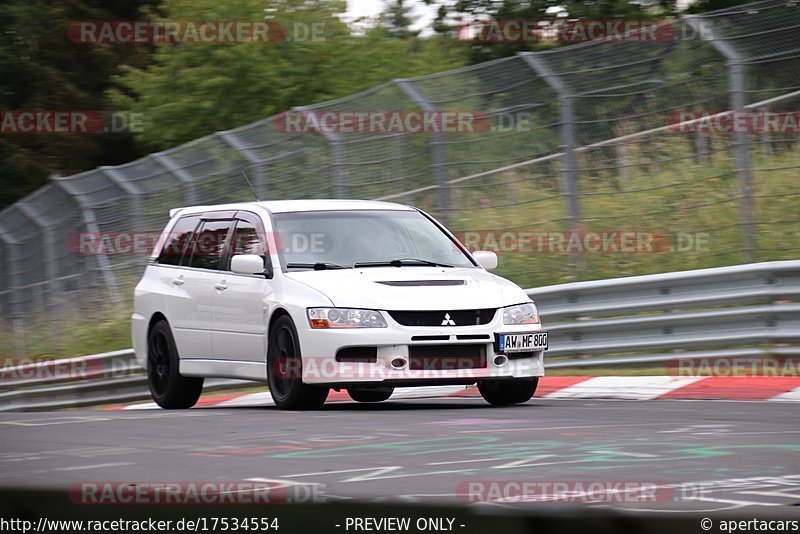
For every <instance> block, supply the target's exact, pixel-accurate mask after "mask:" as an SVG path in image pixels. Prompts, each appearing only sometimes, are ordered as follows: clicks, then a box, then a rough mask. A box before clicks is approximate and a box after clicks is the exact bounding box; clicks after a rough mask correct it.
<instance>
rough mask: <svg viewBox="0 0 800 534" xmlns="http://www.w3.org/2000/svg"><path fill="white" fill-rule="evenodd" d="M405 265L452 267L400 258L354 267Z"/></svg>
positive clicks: (362, 263) (360, 264) (363, 263)
mask: <svg viewBox="0 0 800 534" xmlns="http://www.w3.org/2000/svg"><path fill="white" fill-rule="evenodd" d="M403 265H430V266H431V267H452V265H448V264H447V263H439V262H436V261H430V260H423V259H420V258H398V259H394V260H386V261H362V262H358V263H356V264H355V265H353V267H402V266H403Z"/></svg>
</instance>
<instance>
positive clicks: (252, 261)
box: [231, 254, 264, 274]
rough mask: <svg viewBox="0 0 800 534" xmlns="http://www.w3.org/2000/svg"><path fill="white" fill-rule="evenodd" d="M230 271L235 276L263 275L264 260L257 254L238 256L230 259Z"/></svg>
mask: <svg viewBox="0 0 800 534" xmlns="http://www.w3.org/2000/svg"><path fill="white" fill-rule="evenodd" d="M231 271H233V272H235V273H237V274H264V258H262V257H261V256H259V255H257V254H238V255H236V256H234V257H233V258H231Z"/></svg>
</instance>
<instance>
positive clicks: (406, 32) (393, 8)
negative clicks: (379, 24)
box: [381, 0, 419, 39]
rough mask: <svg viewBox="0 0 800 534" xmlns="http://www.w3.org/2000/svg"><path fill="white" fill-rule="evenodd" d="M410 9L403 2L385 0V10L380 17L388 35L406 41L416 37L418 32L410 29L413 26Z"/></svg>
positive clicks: (401, 0) (403, 0)
mask: <svg viewBox="0 0 800 534" xmlns="http://www.w3.org/2000/svg"><path fill="white" fill-rule="evenodd" d="M411 12H412V9H411V7H409V5H408V4H407V3H406V2H405V0H387V3H386V10H385V11H384V13H383V15H382V17H381V18H382V19H383V25H384V26H385V27H386V28H387V29H388V30H389V35H391V36H392V37H398V38H400V39H406V38H408V37H416V36H417V35H419V31H414V30H412V29H411V25H412V24H414V19H413V18H412V13H411Z"/></svg>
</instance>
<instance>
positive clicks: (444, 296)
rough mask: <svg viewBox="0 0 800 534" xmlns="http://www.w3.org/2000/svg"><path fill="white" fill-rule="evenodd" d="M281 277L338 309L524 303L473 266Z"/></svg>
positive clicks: (517, 292) (516, 291)
mask: <svg viewBox="0 0 800 534" xmlns="http://www.w3.org/2000/svg"><path fill="white" fill-rule="evenodd" d="M285 276H286V277H287V278H290V279H292V280H295V281H297V282H300V283H302V284H305V285H307V286H309V287H312V288H314V289H316V290H317V291H320V292H322V293H323V294H325V295H326V296H327V297H328V298H329V299H331V301H332V302H333V305H334V306H337V307H342V308H373V309H379V310H467V309H478V308H499V307H501V306H508V305H511V304H519V303H520V302H525V301H527V300H528V297H527V295H526V294H525V292H524V291H523V290H522V289H520V288H519V286H517V285H516V284H514V283H512V282H510V281H508V280H506V279H505V278H501V277H499V276H496V275H493V274H491V273H489V272H487V271H485V270H483V269H477V268H464V269H461V268H440V267H416V266H413V267H408V266H406V267H369V268H362V269H335V270H323V271H294V272H288V273H285Z"/></svg>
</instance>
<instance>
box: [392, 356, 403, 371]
mask: <svg viewBox="0 0 800 534" xmlns="http://www.w3.org/2000/svg"><path fill="white" fill-rule="evenodd" d="M405 366H406V361H405V360H404V359H403V358H395V359H394V360H392V367H394V368H395V369H402V368H403V367H405Z"/></svg>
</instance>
